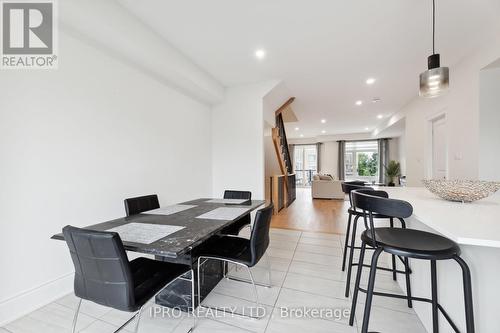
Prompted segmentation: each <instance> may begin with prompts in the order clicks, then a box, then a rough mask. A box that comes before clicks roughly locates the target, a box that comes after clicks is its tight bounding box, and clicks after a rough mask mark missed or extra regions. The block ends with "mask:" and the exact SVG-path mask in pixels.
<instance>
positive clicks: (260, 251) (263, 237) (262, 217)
mask: <svg viewBox="0 0 500 333" xmlns="http://www.w3.org/2000/svg"><path fill="white" fill-rule="evenodd" d="M272 216H273V204H270V205H269V206H267V207H265V208H262V209H259V210H258V211H257V213H256V215H255V221H254V224H253V227H252V234H251V235H250V251H251V254H252V260H251V261H252V262H251V266H253V265H255V264H256V263H258V262H259V260H260V258H262V256H263V255H264V253H265V252H266V250H267V248H268V246H269V228H270V227H271V218H272Z"/></svg>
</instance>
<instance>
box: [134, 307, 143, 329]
mask: <svg viewBox="0 0 500 333" xmlns="http://www.w3.org/2000/svg"><path fill="white" fill-rule="evenodd" d="M145 305H146V304H144V305H143V306H141V308H140V309H139V312H137V313H136V314H135V316H134V317H136V320H137V321H136V323H135V329H134V333H137V332H138V331H139V323H140V322H141V316H142V310H143V309H144V306H145Z"/></svg>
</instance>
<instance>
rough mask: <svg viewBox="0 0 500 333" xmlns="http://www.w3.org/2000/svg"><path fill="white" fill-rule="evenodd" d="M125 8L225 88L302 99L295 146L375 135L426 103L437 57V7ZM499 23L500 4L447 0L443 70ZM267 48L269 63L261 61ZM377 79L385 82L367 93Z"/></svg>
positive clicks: (443, 2) (390, 3)
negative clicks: (253, 87)
mask: <svg viewBox="0 0 500 333" xmlns="http://www.w3.org/2000/svg"><path fill="white" fill-rule="evenodd" d="M120 2H121V3H122V4H123V5H124V6H125V7H127V8H128V9H129V10H130V11H131V12H133V13H134V14H135V15H136V16H137V17H139V18H140V19H141V20H142V21H143V22H145V23H146V24H148V25H149V26H150V27H151V28H153V30H155V31H157V32H158V33H159V34H160V35H162V36H163V37H164V38H165V39H166V40H168V41H169V42H170V43H171V44H173V45H174V46H175V47H176V48H178V49H179V50H180V51H181V52H182V53H184V54H185V55H186V56H188V57H189V58H191V59H192V60H193V61H194V62H195V63H197V64H198V65H200V66H201V67H202V68H204V69H205V70H206V71H207V72H208V73H210V74H211V75H213V76H214V77H215V78H216V79H217V80H219V81H220V82H221V83H222V84H224V85H225V86H231V85H237V84H244V83H251V82H258V81H264V80H269V79H282V80H283V81H284V82H285V84H286V85H287V86H288V88H289V89H290V90H291V91H292V92H293V94H294V96H296V97H297V99H296V101H295V102H294V105H293V109H294V111H295V112H296V114H297V117H298V119H299V122H298V123H297V124H291V125H289V126H290V128H289V129H288V131H287V134H288V136H289V137H291V138H293V137H298V136H299V135H300V134H303V135H304V136H305V137H313V136H317V135H321V131H322V130H325V131H327V132H326V134H341V133H357V132H363V131H365V128H369V130H373V129H374V128H375V126H376V125H377V124H378V123H379V122H381V120H379V119H377V118H376V116H377V115H378V114H383V115H385V116H389V115H391V114H393V113H394V112H396V111H397V110H398V109H399V108H401V107H402V106H403V105H404V104H406V103H407V102H408V101H409V100H410V99H412V98H414V97H415V96H416V95H417V92H418V75H419V73H420V72H421V71H423V70H425V69H426V65H427V56H428V55H429V54H430V53H431V25H430V22H431V16H430V14H431V11H430V8H431V1H430V0H429V1H424V0H381V1H366V0H349V1H342V2H340V1H334V0H253V1H243V0H210V1H207V0H183V1H179V0H143V1H137V0H120ZM499 18H500V1H499V0H473V1H472V0H437V33H436V37H437V41H436V44H437V45H436V46H437V51H438V52H439V53H441V59H442V64H443V65H445V66H451V65H453V64H456V63H457V62H459V60H460V59H461V58H463V57H464V56H465V55H467V54H469V53H471V52H472V51H473V50H474V48H476V47H477V46H478V45H480V44H481V43H483V42H484V41H485V40H486V39H487V38H488V37H489V36H491V35H492V34H493V33H499V29H498V27H499V23H498V22H499V21H500V19H499ZM257 48H264V49H265V50H266V51H267V57H266V59H265V60H263V61H258V60H256V59H255V57H254V51H255V50H256V49H257ZM450 76H451V85H452V87H453V71H452V72H451V74H450ZM368 77H374V78H376V79H377V82H376V83H375V84H374V85H373V86H367V85H366V84H365V80H366V78H368ZM373 97H380V98H381V99H382V101H381V102H379V103H376V104H374V103H372V102H371V99H372V98H373ZM356 100H363V101H364V104H363V106H361V107H358V106H355V104H354V103H355V101H356ZM322 118H324V119H326V120H327V122H326V124H321V123H320V119H322ZM296 126H298V127H300V131H294V130H293V127H296Z"/></svg>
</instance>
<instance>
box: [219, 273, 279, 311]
mask: <svg viewBox="0 0 500 333" xmlns="http://www.w3.org/2000/svg"><path fill="white" fill-rule="evenodd" d="M279 291H280V287H275V286H273V287H271V288H266V287H260V286H257V294H258V297H259V302H260V303H262V304H265V305H269V306H274V303H275V302H276V299H277V298H278V293H279ZM213 292H216V293H218V294H222V295H226V296H233V297H237V298H241V299H246V300H248V301H254V299H255V296H254V289H253V286H252V285H251V284H248V283H245V282H238V281H232V280H227V279H224V280H222V281H221V282H219V284H218V285H217V286H216V287H215V288H214V289H213Z"/></svg>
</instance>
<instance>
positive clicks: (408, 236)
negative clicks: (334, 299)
mask: <svg viewBox="0 0 500 333" xmlns="http://www.w3.org/2000/svg"><path fill="white" fill-rule="evenodd" d="M351 195H352V200H353V204H354V206H355V207H357V208H359V209H361V210H363V211H365V212H366V214H365V216H364V219H365V221H366V220H368V221H369V224H370V228H369V229H367V230H365V231H364V232H363V233H362V234H361V240H362V245H361V253H360V258H359V260H360V262H363V260H364V255H365V250H366V246H367V245H371V246H372V247H374V248H375V253H374V254H373V257H372V262H371V267H370V279H369V282H368V289H367V290H364V289H362V288H360V286H359V284H360V281H361V273H362V270H363V265H359V266H358V272H357V275H356V286H355V288H354V294H353V297H352V307H351V316H350V318H349V325H351V326H352V325H353V323H354V316H355V312H356V302H357V299H358V292H359V291H362V292H366V294H367V295H366V302H365V311H364V316H363V326H362V329H361V333H367V332H368V324H369V321H370V311H371V304H372V299H373V295H377V296H386V297H394V298H403V299H404V298H406V299H408V302H410V301H412V300H413V301H421V302H427V303H431V304H432V327H433V329H432V331H433V333H437V332H439V326H438V311H440V312H441V313H442V314H443V316H444V317H445V318H446V320H447V321H448V322H449V323H450V325H451V327H452V328H453V330H454V331H455V332H460V331H459V330H458V328H457V326H456V325H455V324H454V323H453V321H452V320H451V318H450V316H449V315H448V314H447V313H446V311H445V310H444V308H443V307H442V306H441V305H440V304H439V303H438V299H437V294H438V293H437V270H436V261H437V260H450V259H453V260H455V261H456V262H457V263H458V264H459V265H460V267H461V268H462V272H463V289H464V301H465V320H466V327H467V333H474V312H473V304H472V287H471V276H470V270H469V267H468V266H467V264H466V263H465V261H464V260H463V259H462V258H460V248H459V247H458V245H457V244H456V243H455V242H453V241H452V240H450V239H448V238H446V237H443V236H440V235H436V234H433V233H430V232H425V231H420V230H413V229H401V228H375V227H374V226H373V216H374V213H375V212H376V213H378V214H383V215H385V216H390V217H393V218H398V219H404V218H407V217H410V216H411V215H412V214H413V207H412V206H411V204H410V203H408V202H406V201H402V200H394V199H388V198H381V197H377V196H373V195H370V194H367V193H359V192H358V191H357V190H355V191H352V193H351ZM382 252H387V253H390V254H393V255H397V256H402V257H404V258H405V261H407V260H408V258H414V259H423V260H429V261H430V264H431V265H430V266H431V288H432V289H431V290H432V298H431V299H428V298H422V297H412V296H411V294H407V295H406V296H404V295H397V294H390V293H380V292H375V291H374V286H375V277H376V272H377V262H378V258H379V256H380V254H381V253H382ZM408 282H409V281H408V280H407V283H408Z"/></svg>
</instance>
